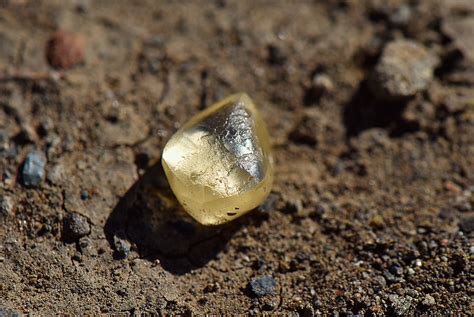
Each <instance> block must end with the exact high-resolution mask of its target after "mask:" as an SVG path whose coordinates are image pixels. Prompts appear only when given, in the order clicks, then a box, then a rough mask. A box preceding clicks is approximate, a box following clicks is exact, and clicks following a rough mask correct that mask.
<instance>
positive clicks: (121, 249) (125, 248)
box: [114, 235, 131, 259]
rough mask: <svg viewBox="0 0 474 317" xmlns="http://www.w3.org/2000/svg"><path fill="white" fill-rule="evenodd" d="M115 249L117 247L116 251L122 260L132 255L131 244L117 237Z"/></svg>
mask: <svg viewBox="0 0 474 317" xmlns="http://www.w3.org/2000/svg"><path fill="white" fill-rule="evenodd" d="M114 247H115V251H116V252H117V256H118V258H121V259H126V258H128V255H129V254H130V247H131V245H130V242H128V241H127V240H125V239H122V238H120V237H118V236H117V235H115V236H114Z"/></svg>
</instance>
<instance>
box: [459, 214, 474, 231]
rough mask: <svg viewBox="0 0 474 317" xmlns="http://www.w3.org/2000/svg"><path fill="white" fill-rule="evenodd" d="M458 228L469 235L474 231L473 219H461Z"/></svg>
mask: <svg viewBox="0 0 474 317" xmlns="http://www.w3.org/2000/svg"><path fill="white" fill-rule="evenodd" d="M459 227H460V228H461V230H462V231H464V232H465V233H471V232H472V231H474V217H466V218H463V219H461V221H460V222H459Z"/></svg>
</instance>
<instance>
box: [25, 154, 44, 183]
mask: <svg viewBox="0 0 474 317" xmlns="http://www.w3.org/2000/svg"><path fill="white" fill-rule="evenodd" d="M45 166H46V159H45V157H44V155H43V153H41V152H37V151H33V152H30V153H28V155H27V156H26V159H25V163H24V164H23V169H22V174H21V175H22V181H23V185H25V186H26V187H37V186H38V185H39V184H40V183H41V182H42V181H43V179H44V176H45V170H44V168H45Z"/></svg>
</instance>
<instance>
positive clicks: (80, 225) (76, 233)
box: [63, 214, 91, 241]
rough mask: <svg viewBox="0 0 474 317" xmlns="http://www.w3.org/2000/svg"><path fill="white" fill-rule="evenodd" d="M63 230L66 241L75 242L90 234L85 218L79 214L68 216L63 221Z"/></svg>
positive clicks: (89, 227)
mask: <svg viewBox="0 0 474 317" xmlns="http://www.w3.org/2000/svg"><path fill="white" fill-rule="evenodd" d="M63 230H64V231H63V234H64V239H65V240H66V241H76V240H78V239H80V238H82V237H85V236H87V235H88V234H89V233H90V232H91V225H90V224H89V221H88V220H87V218H86V217H84V216H81V215H79V214H70V215H68V216H67V217H66V219H64V228H63Z"/></svg>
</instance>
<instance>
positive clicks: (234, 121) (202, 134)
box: [162, 93, 273, 225]
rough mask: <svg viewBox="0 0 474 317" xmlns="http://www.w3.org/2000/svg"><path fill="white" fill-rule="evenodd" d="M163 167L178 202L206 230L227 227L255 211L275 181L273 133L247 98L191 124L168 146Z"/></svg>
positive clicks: (223, 103) (236, 99) (237, 97)
mask: <svg viewBox="0 0 474 317" xmlns="http://www.w3.org/2000/svg"><path fill="white" fill-rule="evenodd" d="M162 164H163V168H164V171H165V174H166V177H167V178H168V181H169V183H170V186H171V189H172V190H173V192H174V194H175V196H176V198H177V199H178V201H179V202H180V203H181V205H182V206H183V208H184V209H185V210H186V211H187V212H188V213H189V214H190V215H191V216H192V217H193V218H194V219H196V220H197V221H198V222H200V223H201V224H204V225H218V224H222V223H225V222H228V221H230V220H233V219H235V218H237V217H239V216H241V215H243V214H244V213H246V212H248V211H250V210H252V209H254V208H255V207H257V206H258V205H260V204H261V203H262V202H263V201H264V200H265V198H266V197H267V196H268V194H269V193H270V190H271V185H272V181H273V159H272V156H271V149H270V141H269V136H268V132H267V129H266V127H265V123H264V122H263V120H262V118H261V116H260V114H259V113H258V111H257V108H256V107H255V105H254V103H253V102H252V100H251V99H250V97H249V96H248V95H247V94H244V93H240V94H235V95H231V96H229V97H227V98H225V99H224V100H222V101H220V102H218V103H216V104H214V105H212V106H210V107H208V108H207V109H205V110H204V111H203V112H201V113H198V114H197V115H196V116H194V117H193V118H191V119H190V120H189V121H188V122H186V123H185V124H184V125H183V126H182V127H181V128H180V129H179V130H178V131H177V132H176V133H175V134H174V135H173V136H172V137H171V139H170V140H169V141H168V143H167V144H166V146H165V148H164V150H163V155H162Z"/></svg>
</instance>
